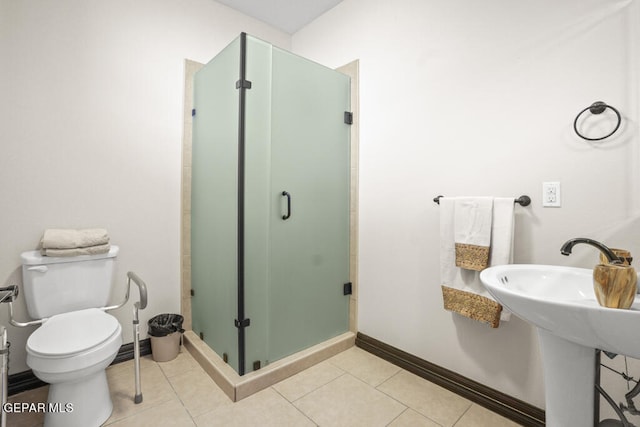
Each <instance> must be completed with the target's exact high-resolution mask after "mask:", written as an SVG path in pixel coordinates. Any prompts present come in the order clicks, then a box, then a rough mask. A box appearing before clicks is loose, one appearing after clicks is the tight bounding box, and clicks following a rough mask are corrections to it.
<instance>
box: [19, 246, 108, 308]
mask: <svg viewBox="0 0 640 427" xmlns="http://www.w3.org/2000/svg"><path fill="white" fill-rule="evenodd" d="M116 255H118V247H117V246H111V249H110V250H109V252H108V253H105V254H99V255H82V256H76V257H48V256H42V255H41V254H40V252H39V251H29V252H23V253H22V255H21V258H22V283H23V289H24V298H25V301H26V304H27V311H28V313H29V316H31V318H32V319H42V318H45V317H51V316H53V315H55V314H60V313H67V312H69V311H76V310H82V309H85V308H100V307H105V306H106V305H107V302H108V301H109V295H110V292H111V282H112V279H113V267H114V261H115V258H116Z"/></svg>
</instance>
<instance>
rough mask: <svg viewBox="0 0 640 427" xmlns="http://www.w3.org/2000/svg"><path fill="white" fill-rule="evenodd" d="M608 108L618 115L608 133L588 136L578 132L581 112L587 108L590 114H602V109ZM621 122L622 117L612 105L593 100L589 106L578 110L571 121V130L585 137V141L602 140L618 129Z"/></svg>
mask: <svg viewBox="0 0 640 427" xmlns="http://www.w3.org/2000/svg"><path fill="white" fill-rule="evenodd" d="M607 108H609V109H610V110H611V111H613V112H614V113H615V114H616V116H617V117H618V123H616V126H615V127H614V128H613V130H612V131H611V132H610V133H608V134H607V135H605V136H602V137H600V138H588V137H586V136H584V135H582V134H581V133H580V131H578V119H579V118H580V116H582V114H584V113H585V112H586V111H587V110H588V111H589V112H590V113H591V114H602V113H604V111H605V110H606V109H607ZM621 123H622V117H621V116H620V112H619V111H618V110H617V109H616V108H614V107H612V106H611V105H608V104H607V103H605V102H602V101H597V102H594V103H593V104H591V105H590V106H588V107H587V108H585V109H584V110H582V111H580V112H579V113H578V115H577V116H576V118H575V120H574V121H573V130H574V131H575V132H576V134H578V136H579V137H580V138H582V139H586V140H587V141H602V140H603V139H606V138H609V137H610V136H611V135H613V134H614V133H616V131H617V130H618V128H619V127H620V124H621Z"/></svg>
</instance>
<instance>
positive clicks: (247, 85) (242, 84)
mask: <svg viewBox="0 0 640 427" xmlns="http://www.w3.org/2000/svg"><path fill="white" fill-rule="evenodd" d="M241 88H242V89H251V82H250V81H249V80H238V81H237V82H236V89H241Z"/></svg>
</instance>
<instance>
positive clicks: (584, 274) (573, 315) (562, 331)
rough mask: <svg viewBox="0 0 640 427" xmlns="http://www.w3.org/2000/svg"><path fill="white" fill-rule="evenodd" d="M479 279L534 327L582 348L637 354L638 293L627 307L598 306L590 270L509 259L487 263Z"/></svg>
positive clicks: (639, 348) (639, 341) (639, 346)
mask: <svg viewBox="0 0 640 427" xmlns="http://www.w3.org/2000/svg"><path fill="white" fill-rule="evenodd" d="M480 280H481V281H482V283H483V284H484V286H485V287H486V288H487V290H488V291H489V292H490V293H491V295H493V296H494V298H495V299H496V300H497V301H498V302H499V303H500V304H502V305H503V306H504V307H506V308H507V309H509V310H510V311H511V312H513V313H514V314H515V315H517V316H518V317H520V318H521V319H523V320H526V321H527V322H529V323H532V324H534V325H535V326H537V327H538V328H541V329H544V330H546V331H548V332H549V333H551V334H553V335H555V336H558V337H561V338H564V339H565V340H568V341H571V342H574V343H576V344H580V345H583V346H586V347H591V348H598V349H601V350H607V351H611V352H613V353H617V354H624V355H626V356H631V357H634V358H640V298H637V299H636V301H635V302H634V303H633V305H632V306H631V308H630V309H629V310H623V309H616V308H606V307H602V306H600V305H599V304H598V301H596V297H595V293H594V291H593V271H592V270H589V269H585V268H574V267H560V266H552V265H534V264H512V265H502V266H497V267H491V268H487V269H485V270H484V271H482V272H481V273H480Z"/></svg>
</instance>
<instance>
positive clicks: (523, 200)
mask: <svg viewBox="0 0 640 427" xmlns="http://www.w3.org/2000/svg"><path fill="white" fill-rule="evenodd" d="M440 197H444V196H437V197H434V198H433V201H434V202H436V203H437V204H440ZM513 203H517V204H519V205H520V206H529V205H530V204H531V197H529V196H520V197H518V198H517V199H515V200H514V201H513Z"/></svg>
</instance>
